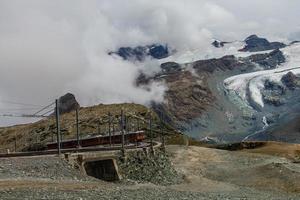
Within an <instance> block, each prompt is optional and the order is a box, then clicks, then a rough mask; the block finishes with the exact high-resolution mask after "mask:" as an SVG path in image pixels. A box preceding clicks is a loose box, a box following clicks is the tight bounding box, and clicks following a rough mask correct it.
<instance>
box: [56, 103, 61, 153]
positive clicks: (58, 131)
mask: <svg viewBox="0 0 300 200" xmlns="http://www.w3.org/2000/svg"><path fill="white" fill-rule="evenodd" d="M55 117H56V133H57V152H58V155H60V153H61V149H60V148H61V146H60V123H59V101H58V100H57V99H56V100H55Z"/></svg>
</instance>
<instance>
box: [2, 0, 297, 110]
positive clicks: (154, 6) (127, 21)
mask: <svg viewBox="0 0 300 200" xmlns="http://www.w3.org/2000/svg"><path fill="white" fill-rule="evenodd" d="M299 4H300V2H299V1H295V0H291V1H288V2H287V1H283V0H280V1H276V3H274V1H270V0H267V1H264V2H262V1H258V0H255V1H247V2H245V1H240V0H226V1H221V0H213V1H212V0H209V1H208V0H189V1H186V0H172V1H170V0H151V1H148V0H128V1H124V0H98V1H97V0H90V1H81V0H64V1H59V0H26V1H19V0H1V1H0V97H4V99H14V100H20V101H24V102H31V103H33V104H44V103H47V102H49V101H52V100H53V98H55V97H58V96H60V95H62V94H63V93H65V92H67V91H70V92H73V93H75V94H76V96H77V98H78V99H79V100H80V103H81V104H83V105H89V104H95V103H101V102H105V103H113V102H137V103H143V104H147V102H149V101H150V100H162V99H163V93H164V90H165V87H164V86H163V85H161V84H153V85H152V86H151V87H150V89H149V90H143V89H141V88H137V87H135V85H134V81H135V78H136V76H137V74H138V70H141V69H142V70H145V71H146V72H148V73H150V72H151V71H153V70H157V66H156V68H155V67H154V69H153V70H152V69H149V68H150V67H153V66H154V65H156V64H157V63H155V61H148V62H146V63H145V64H143V65H141V64H140V65H137V64H132V63H129V62H125V61H122V60H120V59H115V58H113V57H110V56H108V55H107V52H108V51H110V50H114V49H116V48H118V47H120V46H135V45H144V44H151V43H154V42H160V43H167V44H168V45H170V46H172V47H174V48H176V49H177V50H179V51H184V50H185V49H196V48H206V47H207V45H210V42H211V38H213V37H217V38H220V39H225V40H227V39H228V40H229V39H243V38H244V37H246V36H248V35H249V34H252V33H259V34H261V35H267V36H271V37H273V38H276V37H283V36H284V33H291V32H293V31H295V32H296V31H299V23H298V21H297V19H298V16H299V14H298V9H296V8H299V6H300V5H299ZM296 11H297V12H296ZM293 27H296V28H295V29H294V28H293ZM297 27H298V28H297ZM295 35H296V34H295Z"/></svg>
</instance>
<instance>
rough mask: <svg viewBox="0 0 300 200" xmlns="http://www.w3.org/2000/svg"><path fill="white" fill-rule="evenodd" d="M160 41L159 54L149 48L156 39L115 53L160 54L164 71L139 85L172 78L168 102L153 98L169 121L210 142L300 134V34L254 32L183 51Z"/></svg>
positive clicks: (296, 138) (291, 138) (132, 56)
mask: <svg viewBox="0 0 300 200" xmlns="http://www.w3.org/2000/svg"><path fill="white" fill-rule="evenodd" d="M154 46H155V47H156V48H155V49H156V50H157V51H158V52H159V53H158V54H159V56H153V55H152V53H151V51H149V49H151V48H153V45H148V46H146V47H127V48H120V49H119V50H117V51H115V52H114V54H117V55H119V56H121V57H122V58H123V59H126V60H133V61H134V60H138V61H140V62H143V60H144V59H145V57H150V58H151V59H158V60H159V62H160V63H161V65H160V71H158V72H156V73H154V74H152V75H146V74H144V73H142V72H141V74H140V75H139V77H138V78H137V80H136V85H137V86H143V85H147V84H149V83H151V82H155V81H158V82H163V83H165V85H166V86H167V88H168V89H167V91H166V93H165V96H164V102H161V103H155V102H153V103H152V108H153V109H154V110H155V111H156V112H157V113H158V114H159V115H160V116H164V118H165V119H166V120H167V122H168V123H169V124H170V125H172V126H174V127H176V128H177V129H178V130H180V131H182V132H184V133H186V134H187V135H189V136H192V137H194V138H196V139H198V140H203V141H206V140H209V141H210V142H211V141H214V142H235V141H242V140H243V141H245V140H274V141H283V142H300V135H299V132H300V124H299V123H298V122H299V120H300V112H299V110H300V104H299V100H300V95H299V91H300V90H299V89H300V77H299V76H298V74H300V43H299V42H297V41H295V42H291V43H290V44H284V43H282V42H270V41H269V40H267V39H265V38H261V37H259V36H257V35H251V36H249V37H247V38H246V39H245V40H244V41H233V42H228V41H219V40H214V41H212V44H211V47H210V48H209V49H208V50H206V51H203V50H201V49H200V50H197V49H196V50H193V51H187V52H184V53H181V54H179V53H177V52H176V51H174V50H173V51H171V50H168V49H167V48H168V46H167V45H159V44H155V45H154ZM164 47H165V48H164ZM139 50H141V51H139ZM145 52H146V53H145ZM149 52H150V53H149ZM141 55H142V56H141ZM155 55H156V54H155ZM162 114H163V115H162Z"/></svg>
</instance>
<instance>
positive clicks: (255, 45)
mask: <svg viewBox="0 0 300 200" xmlns="http://www.w3.org/2000/svg"><path fill="white" fill-rule="evenodd" d="M244 42H245V43H246V46H245V47H244V48H243V49H241V50H240V51H249V52H257V51H267V50H274V49H280V48H284V47H286V45H285V44H284V43H281V42H269V41H268V40H267V39H266V38H261V37H258V36H257V35H250V36H249V37H247V38H246V39H245V41H244Z"/></svg>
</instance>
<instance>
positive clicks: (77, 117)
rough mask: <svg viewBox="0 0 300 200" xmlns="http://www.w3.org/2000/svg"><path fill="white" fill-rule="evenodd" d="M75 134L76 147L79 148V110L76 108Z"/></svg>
mask: <svg viewBox="0 0 300 200" xmlns="http://www.w3.org/2000/svg"><path fill="white" fill-rule="evenodd" d="M76 135H77V148H80V137H79V110H78V108H77V109H76Z"/></svg>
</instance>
